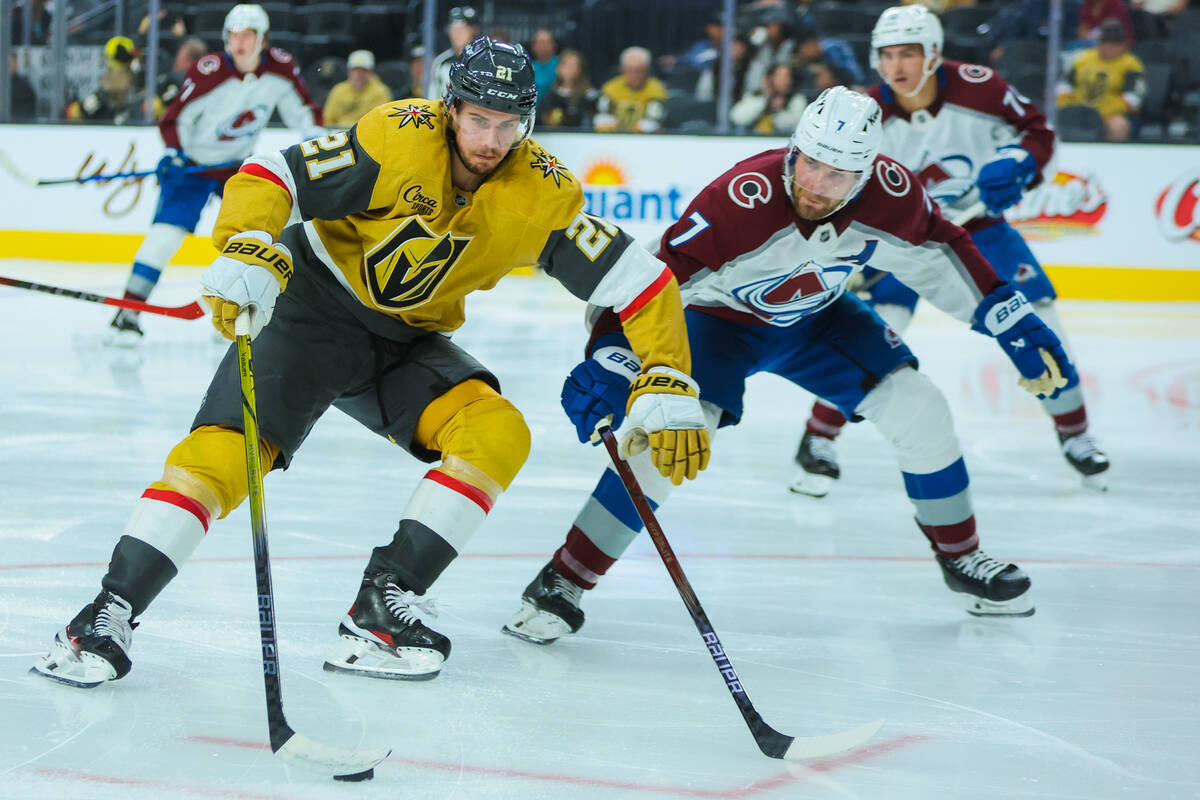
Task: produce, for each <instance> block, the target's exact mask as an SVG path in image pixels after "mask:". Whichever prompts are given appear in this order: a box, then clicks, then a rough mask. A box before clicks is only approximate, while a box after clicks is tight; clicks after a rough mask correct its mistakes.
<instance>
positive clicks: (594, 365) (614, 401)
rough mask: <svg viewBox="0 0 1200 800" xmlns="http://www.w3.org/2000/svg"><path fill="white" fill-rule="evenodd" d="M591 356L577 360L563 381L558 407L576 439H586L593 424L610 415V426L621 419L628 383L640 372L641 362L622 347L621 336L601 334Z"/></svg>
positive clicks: (592, 429) (623, 415) (623, 341)
mask: <svg viewBox="0 0 1200 800" xmlns="http://www.w3.org/2000/svg"><path fill="white" fill-rule="evenodd" d="M596 344H597V347H596V349H595V350H593V351H592V357H591V358H589V359H586V360H584V361H581V362H580V363H579V364H577V365H576V366H575V369H573V370H571V374H570V375H568V376H567V379H566V381H564V382H563V388H562V407H563V411H565V412H567V416H568V417H570V419H571V422H572V423H574V425H575V433H576V434H577V435H578V436H579V441H581V442H586V441H588V440H589V439H590V438H591V435H592V432H593V431H594V430H595V429H596V423H598V422H599V421H600V420H601V419H603V418H604V417H606V416H609V415H612V418H613V420H612V426H613V428H614V429H616V428H617V427H619V426H620V424H621V421H622V420H624V419H625V403H626V401H627V400H628V399H629V384H630V383H632V382H633V379H634V378H636V377H637V376H638V375H639V374H640V373H641V371H642V363H641V362H640V361H639V360H638V357H637V356H635V355H634V354H633V351H632V350H630V349H629V348H628V347H626V346H625V340H624V337H622V336H619V335H617V334H609V335H608V336H604V337H601V339H600V340H599V341H598V342H597V343H596Z"/></svg>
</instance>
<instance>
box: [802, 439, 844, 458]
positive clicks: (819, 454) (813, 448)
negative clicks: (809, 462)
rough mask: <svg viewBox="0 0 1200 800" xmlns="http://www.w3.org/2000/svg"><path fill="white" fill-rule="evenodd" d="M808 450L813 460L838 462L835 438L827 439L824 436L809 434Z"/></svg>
mask: <svg viewBox="0 0 1200 800" xmlns="http://www.w3.org/2000/svg"><path fill="white" fill-rule="evenodd" d="M808 452H809V454H810V455H811V456H812V458H813V461H828V462H829V463H831V464H835V463H837V451H836V450H835V449H834V447H833V439H827V438H825V437H824V436H809V437H808Z"/></svg>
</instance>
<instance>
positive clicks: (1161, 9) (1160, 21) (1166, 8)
mask: <svg viewBox="0 0 1200 800" xmlns="http://www.w3.org/2000/svg"><path fill="white" fill-rule="evenodd" d="M1131 5H1132V7H1133V8H1136V9H1140V10H1142V11H1145V12H1146V13H1147V14H1149V15H1150V18H1151V19H1152V20H1153V21H1154V29H1153V36H1154V37H1161V36H1165V35H1167V33H1168V32H1169V31H1170V30H1171V26H1172V24H1173V23H1174V21H1175V19H1174V17H1175V15H1176V14H1178V13H1179V12H1180V11H1183V10H1184V9H1185V8H1187V5H1188V0H1133V2H1132V3H1131Z"/></svg>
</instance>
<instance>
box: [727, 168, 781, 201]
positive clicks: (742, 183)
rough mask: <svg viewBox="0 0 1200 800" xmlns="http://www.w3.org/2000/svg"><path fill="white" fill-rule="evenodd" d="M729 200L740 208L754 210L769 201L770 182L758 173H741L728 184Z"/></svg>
mask: <svg viewBox="0 0 1200 800" xmlns="http://www.w3.org/2000/svg"><path fill="white" fill-rule="evenodd" d="M729 199H730V200H732V201H733V202H735V203H737V204H738V205H739V206H741V207H742V208H754V206H756V205H758V204H759V203H762V204H763V205H766V204H767V202H769V201H770V199H771V182H770V181H769V180H767V178H766V176H764V175H763V174H762V173H759V172H743V173H742V174H741V175H738V176H737V177H736V178H734V179H733V180H731V181H730V182H729Z"/></svg>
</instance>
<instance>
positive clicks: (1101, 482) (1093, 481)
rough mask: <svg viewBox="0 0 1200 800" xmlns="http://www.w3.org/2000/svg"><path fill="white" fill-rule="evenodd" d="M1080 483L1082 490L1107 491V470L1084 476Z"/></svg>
mask: <svg viewBox="0 0 1200 800" xmlns="http://www.w3.org/2000/svg"><path fill="white" fill-rule="evenodd" d="M1080 483H1081V484H1082V485H1083V488H1085V489H1087V490H1089V491H1092V492H1107V491H1108V470H1105V471H1104V472H1097V473H1096V474H1095V475H1084V476H1082V480H1081V481H1080Z"/></svg>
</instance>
